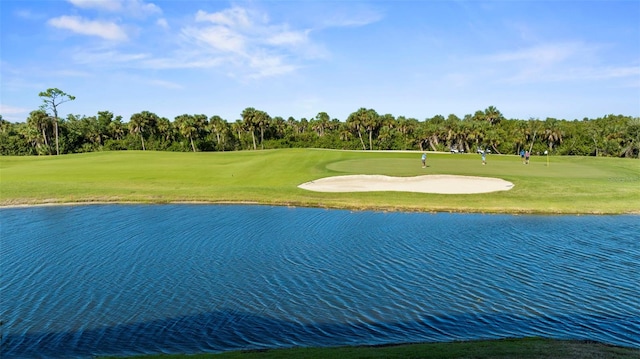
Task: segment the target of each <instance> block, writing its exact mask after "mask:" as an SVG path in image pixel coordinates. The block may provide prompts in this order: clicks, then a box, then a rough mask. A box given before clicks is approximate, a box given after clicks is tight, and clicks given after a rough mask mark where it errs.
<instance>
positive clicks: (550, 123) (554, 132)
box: [544, 118, 563, 152]
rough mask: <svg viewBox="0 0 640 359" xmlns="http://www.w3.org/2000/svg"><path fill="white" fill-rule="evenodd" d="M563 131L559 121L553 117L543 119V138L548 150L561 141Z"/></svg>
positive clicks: (551, 149)
mask: <svg viewBox="0 0 640 359" xmlns="http://www.w3.org/2000/svg"><path fill="white" fill-rule="evenodd" d="M562 136H563V131H562V129H561V128H560V123H559V122H558V120H556V119H555V118H547V119H546V120H545V121H544V139H545V140H546V141H547V144H548V145H549V152H551V151H553V147H554V146H555V145H557V144H561V143H562Z"/></svg>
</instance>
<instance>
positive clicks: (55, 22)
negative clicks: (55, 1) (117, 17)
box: [48, 15, 128, 41]
mask: <svg viewBox="0 0 640 359" xmlns="http://www.w3.org/2000/svg"><path fill="white" fill-rule="evenodd" d="M48 24H49V25H51V26H53V27H56V28H59V29H66V30H70V31H72V32H74V33H76V34H81V35H88V36H97V37H101V38H103V39H105V40H112V41H125V40H127V39H128V36H127V33H126V32H125V31H124V29H122V27H120V26H119V25H118V24H116V23H114V22H108V21H100V20H86V19H84V18H82V17H80V16H67V15H65V16H60V17H56V18H53V19H50V20H49V21H48Z"/></svg>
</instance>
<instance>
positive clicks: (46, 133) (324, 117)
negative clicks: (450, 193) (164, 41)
mask: <svg viewBox="0 0 640 359" xmlns="http://www.w3.org/2000/svg"><path fill="white" fill-rule="evenodd" d="M39 96H40V97H41V98H42V99H43V105H42V106H41V107H40V108H39V109H37V110H34V111H32V112H31V113H30V114H29V117H27V118H26V121H25V122H18V123H11V122H9V121H6V120H4V119H2V115H0V155H53V154H66V153H80V152H93V151H117V150H155V151H193V152H197V151H239V150H258V149H267V148H269V149H273V148H294V147H296V148H330V149H347V150H420V151H427V150H431V151H447V152H448V151H454V152H475V151H476V150H478V149H483V150H490V151H491V152H492V153H498V154H518V153H520V151H521V150H525V151H530V152H531V153H532V154H541V153H545V151H547V152H548V153H550V154H553V155H581V156H610V157H630V158H640V118H638V117H631V116H624V115H606V116H604V117H599V118H595V119H588V118H585V119H583V120H573V121H568V120H564V119H556V118H546V119H544V120H540V119H526V120H523V119H507V118H505V117H504V116H503V115H502V113H501V112H500V111H499V110H498V109H497V108H495V107H494V106H489V107H487V108H486V109H484V110H478V111H476V112H475V113H473V114H468V115H465V116H464V117H463V118H459V117H458V116H456V115H453V114H451V115H449V116H447V117H444V116H442V115H436V116H434V117H431V118H425V119H423V120H418V119H415V118H407V117H404V116H398V117H395V116H393V115H392V114H384V115H380V114H378V113H377V112H376V111H375V110H374V109H367V108H360V109H358V110H356V111H355V112H353V113H351V114H350V115H349V116H348V117H347V118H346V119H342V120H340V119H336V118H331V117H330V116H329V114H327V113H326V112H319V113H318V114H317V115H316V116H315V117H312V118H301V119H295V118H293V117H289V118H287V119H284V118H283V117H280V116H275V117H271V116H270V115H269V114H268V113H267V112H265V111H262V110H258V109H255V108H253V107H248V108H246V109H244V110H243V111H242V113H241V114H240V118H239V119H236V120H235V121H234V122H229V121H227V120H226V119H223V118H221V117H220V116H217V115H212V116H207V115H204V114H183V115H179V116H176V117H175V118H174V119H173V121H171V120H169V119H168V118H166V117H160V116H158V115H157V114H155V113H153V112H150V111H142V112H139V113H135V114H133V115H132V116H131V117H130V118H129V121H128V122H123V119H122V117H121V116H114V114H113V113H112V112H110V111H100V112H98V113H97V115H95V116H84V115H72V114H70V115H68V116H67V117H66V118H58V106H59V105H61V104H63V103H64V102H67V101H71V100H75V97H73V96H71V95H68V94H66V93H64V92H62V91H60V90H58V89H48V90H47V91H44V92H41V93H40V95H39Z"/></svg>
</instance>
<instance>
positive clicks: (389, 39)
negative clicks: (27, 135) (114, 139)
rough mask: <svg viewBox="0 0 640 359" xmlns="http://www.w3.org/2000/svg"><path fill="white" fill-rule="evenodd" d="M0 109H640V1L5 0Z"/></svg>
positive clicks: (12, 115)
mask: <svg viewBox="0 0 640 359" xmlns="http://www.w3.org/2000/svg"><path fill="white" fill-rule="evenodd" d="M0 41H1V42H0V45H1V47H0V114H1V115H2V117H3V118H4V119H5V120H9V121H10V122H24V121H25V120H26V118H27V117H28V116H29V113H30V112H31V111H33V110H37V109H38V108H39V107H40V105H42V103H43V100H42V98H40V97H39V96H38V94H39V93H40V92H41V91H45V90H46V89H48V88H58V89H60V90H62V91H64V92H65V93H67V94H70V95H73V96H75V97H76V99H75V100H74V101H70V102H67V103H64V104H61V105H60V106H59V115H60V116H61V117H66V116H67V115H68V114H74V115H81V116H95V115H96V114H97V113H98V112H99V111H110V112H112V113H113V114H114V115H116V116H122V119H123V121H124V122H128V121H129V118H130V116H131V115H132V114H134V113H138V112H141V111H151V112H153V113H155V114H157V115H158V116H161V117H166V118H168V119H170V120H171V121H173V120H174V119H175V117H176V116H179V115H181V114H205V115H207V116H213V115H218V116H221V117H222V118H223V119H225V120H227V121H228V122H235V120H237V119H240V118H241V115H240V114H241V113H242V111H243V110H244V109H245V108H247V107H253V108H256V109H258V110H263V111H265V112H267V113H268V114H269V115H270V116H271V117H275V116H281V117H283V118H285V119H287V118H288V117H290V116H292V117H294V118H295V119H297V120H300V119H301V118H307V119H312V118H314V117H316V115H317V114H318V113H319V112H326V113H327V114H328V115H329V117H330V118H332V119H333V118H336V119H338V120H340V121H345V120H346V119H347V118H348V116H349V114H351V113H353V112H355V111H357V110H358V109H359V108H362V107H364V108H367V109H374V110H375V111H376V112H377V113H379V114H380V115H383V114H391V115H393V116H395V117H398V116H405V117H407V118H416V119H418V120H420V121H423V120H425V119H427V118H431V117H433V116H436V115H442V116H445V117H447V116H448V115H449V114H454V115H457V116H458V117H460V118H462V117H464V115H466V114H473V113H474V112H476V111H478V110H484V109H486V108H487V107H489V106H494V107H496V108H497V109H498V110H499V111H500V112H501V113H502V114H503V115H504V116H505V117H506V118H512V119H532V118H539V119H546V118H547V117H552V118H557V119H566V120H574V119H579V120H582V119H583V118H592V119H594V118H598V117H603V116H605V115H608V114H616V115H617V114H621V115H626V116H634V117H638V116H640V1H637V0H627V1H616V0H603V1H597V0H583V1H578V0H557V1H552V0H539V1H516V0H512V1H510V0H501V1H478V0H451V1H445V0H440V1H427V0H423V1H407V0H394V1H382V0H378V1H352V0H343V1H312V0H299V1H293V0H289V1H286V0H272V1H204V0H200V1H189V0H186V1H178V0H104V1H102V0H68V1H65V0H40V1H31V0H0Z"/></svg>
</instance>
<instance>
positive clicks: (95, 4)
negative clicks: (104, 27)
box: [68, 0, 162, 17]
mask: <svg viewBox="0 0 640 359" xmlns="http://www.w3.org/2000/svg"><path fill="white" fill-rule="evenodd" d="M68 1H69V2H70V3H71V4H73V5H74V6H76V7H78V8H81V9H94V10H100V11H108V12H119V13H122V14H125V15H127V16H131V17H146V16H149V15H155V14H161V13H162V10H161V9H160V7H158V6H157V5H155V4H152V3H146V2H144V1H142V0H68Z"/></svg>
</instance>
